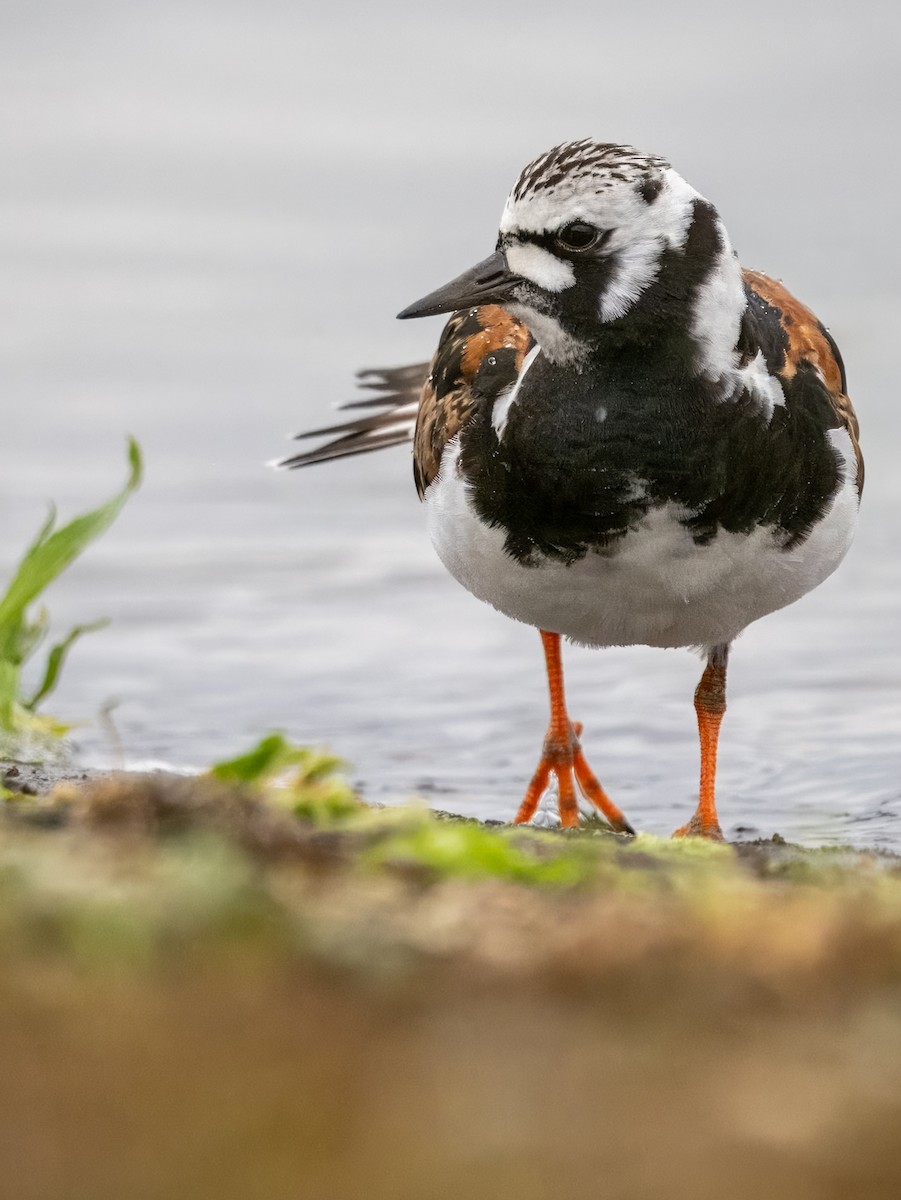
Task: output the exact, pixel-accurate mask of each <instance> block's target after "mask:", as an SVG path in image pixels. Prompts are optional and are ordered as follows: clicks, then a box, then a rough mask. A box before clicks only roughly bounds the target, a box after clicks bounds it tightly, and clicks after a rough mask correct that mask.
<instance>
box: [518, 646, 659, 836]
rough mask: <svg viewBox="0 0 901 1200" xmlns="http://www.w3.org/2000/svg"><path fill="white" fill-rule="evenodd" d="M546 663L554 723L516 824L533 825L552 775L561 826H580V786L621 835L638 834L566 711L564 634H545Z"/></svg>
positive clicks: (545, 739)
mask: <svg viewBox="0 0 901 1200" xmlns="http://www.w3.org/2000/svg"><path fill="white" fill-rule="evenodd" d="M541 641H542V644H543V646H544V659H545V663H546V665H547V682H548V689H549V691H550V694H551V720H550V723H549V725H548V727H547V733H546V734H545V738H544V748H543V750H542V753H541V761H540V762H539V764H538V769H537V770H536V772H535V774H534V775H533V776H532V782H531V783H530V784H529V786H528V788H527V789H526V795H525V799H524V800H523V802H522V804H521V805H520V806H519V812H518V813H517V814H516V816H515V818H514V820H515V822H516V824H521V823H522V822H523V821H531V819H532V817H533V816H534V815H535V809H536V808H537V807H538V802H539V800H540V799H541V797H542V795H543V793H544V789H545V788H546V787H547V783H548V780H549V779H550V777H551V773H552V772H553V774H554V775H556V777H557V785H558V788H559V798H558V805H559V809H560V822H561V824H562V825H565V826H569V827H572V826H575V825H578V824H579V804H578V800H577V797H576V785H577V784H578V787H579V790H580V791H581V793H582V795H583V796H584V797H585V798H586V799H587V800H590V801H591V803H592V804H593V805H594V806H595V807H596V808H599V809H600V811H601V812H602V813H603V814H604V816H605V817H606V818H607V820H608V821H609V822H610V824H611V825H612V826H613V828H614V829H615V830H616V831H617V832H618V833H634V832H635V830H634V829H633V828H632V826H631V825H630V824H629V822H628V821H627V820H626V818H625V817H624V816H623V814H622V813H621V812H620V811H619V809H618V808H617V807H616V805H615V804H614V803H613V802H612V801H611V800H610V799H609V798H608V796H607V793H606V792H605V791H604V789H603V788H602V787H601V785H600V784H599V783H598V781H597V779H595V777H594V775H593V773H592V771H591V768H590V767H589V765H588V763H587V762H586V761H585V756H584V755H583V754H582V748H581V745H580V743H579V734H580V733H581V732H582V726H581V725H579V724H578V723H576V724H574V723H573V722H572V721H570V719H569V714H568V713H567V711H566V698H565V696H564V694H563V662H562V660H561V657H560V634H559V633H546V632H545V630H543V629H542V630H541Z"/></svg>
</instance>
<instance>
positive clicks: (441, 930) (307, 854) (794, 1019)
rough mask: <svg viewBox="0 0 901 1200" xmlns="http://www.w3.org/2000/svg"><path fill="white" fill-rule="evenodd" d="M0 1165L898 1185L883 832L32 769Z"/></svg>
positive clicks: (6, 1042) (366, 1180) (222, 1179)
mask: <svg viewBox="0 0 901 1200" xmlns="http://www.w3.org/2000/svg"><path fill="white" fill-rule="evenodd" d="M10 784H17V785H19V786H20V787H22V788H24V789H25V790H24V791H20V792H18V793H17V794H15V795H14V796H13V798H12V799H8V800H7V801H6V802H5V803H4V805H3V820H2V827H0V964H2V965H0V1012H2V1020H0V1061H2V1062H3V1064H4V1079H5V1081H6V1086H5V1087H4V1088H3V1089H0V1194H6V1195H15V1196H16V1197H17V1200H31V1198H32V1197H34V1200H47V1198H48V1197H52V1198H54V1200H55V1198H57V1197H60V1198H64V1200H69V1198H70V1197H71V1198H72V1200H76V1198H78V1200H81V1198H83V1197H88V1196H90V1197H91V1198H92V1200H106V1198H107V1197H109V1198H110V1200H113V1198H115V1200H120V1198H121V1197H122V1196H129V1197H132V1196H134V1197H141V1198H143V1197H154V1198H155V1197H160V1198H161V1200H162V1198H163V1197H167V1198H168V1197H172V1196H175V1195H184V1194H191V1195H193V1196H198V1197H205V1196H217V1197H220V1198H224V1200H231V1198H232V1197H234V1198H235V1200H238V1198H239V1197H241V1198H244V1197H246V1196H248V1195H260V1196H265V1197H267V1200H281V1197H285V1198H286V1200H287V1198H288V1197H291V1200H297V1198H298V1197H301V1198H305V1197H311V1200H312V1198H313V1197H316V1198H317V1200H318V1198H319V1197H329V1198H330V1200H331V1198H335V1197H337V1198H343V1197H348V1198H351V1197H354V1198H356V1197H359V1196H363V1195H365V1196H367V1197H373V1198H375V1200H382V1198H384V1200H407V1198H408V1197H409V1200H422V1198H423V1197H425V1198H430V1197H436V1198H438V1197H445V1196H447V1197H463V1196H465V1197H467V1198H469V1197H473V1198H475V1200H481V1197H486V1198H487V1197H489V1196H490V1197H492V1198H494V1200H497V1198H500V1200H504V1198H505V1197H511V1198H512V1197H514V1196H515V1197H516V1198H517V1200H533V1198H534V1200H541V1198H544V1197H548V1198H550V1197H555V1198H556V1197H559V1196H575V1195H604V1196H610V1197H635V1198H636V1200H639V1198H642V1200H643V1198H647V1197H657V1196H660V1197H664V1196H665V1197H667V1198H670V1197H676V1198H678V1197H682V1196H684V1197H686V1198H688V1197H691V1198H692V1200H696V1198H698V1197H700V1198H705V1197H710V1198H711V1200H713V1198H714V1197H716V1198H717V1200H720V1198H721V1197H723V1196H728V1197H730V1200H744V1198H745V1197H748V1198H749V1200H750V1198H751V1197H754V1198H755V1200H757V1198H758V1197H759V1196H760V1195H766V1196H767V1197H769V1198H773V1200H782V1198H783V1197H784V1198H785V1200H789V1198H791V1200H805V1198H807V1197H810V1198H813V1197H823V1196H829V1197H831V1196H835V1197H839V1196H842V1197H844V1196H847V1195H866V1196H867V1197H880V1196H886V1197H888V1196H894V1195H897V1194H899V1191H901V1155H899V1153H898V1150H897V1128H898V1122H899V1118H901V860H899V859H898V858H896V857H894V856H891V855H885V854H880V853H867V852H859V851H847V850H831V849H830V850H824V851H809V850H801V849H799V848H797V847H792V846H789V845H786V844H785V843H783V842H781V841H780V840H776V841H771V842H766V843H762V842H757V843H746V844H743V845H739V846H737V847H733V848H722V847H708V846H697V845H695V846H686V845H685V844H682V843H680V844H673V843H666V842H660V841H658V840H657V839H653V838H645V837H639V838H638V839H635V840H630V839H623V838H618V837H615V836H611V835H608V834H604V833H602V832H600V831H598V830H587V831H585V832H578V833H575V834H572V833H568V832H567V833H557V834H554V833H549V832H540V831H529V830H510V829H505V828H486V827H485V826H481V825H479V824H478V823H477V822H470V821H456V820H441V819H438V818H436V817H434V816H432V815H429V814H428V813H427V812H425V811H424V810H421V809H410V810H397V811H389V810H384V812H382V813H378V812H375V813H372V812H367V811H365V810H363V811H360V812H358V813H353V814H351V815H350V816H348V817H342V818H340V819H329V820H328V821H322V822H317V821H316V820H309V819H304V820H302V819H299V818H298V817H297V816H296V815H295V814H294V812H293V811H291V810H290V809H287V808H286V807H285V806H284V805H283V804H282V803H281V801H280V800H279V799H278V798H273V796H272V795H270V794H259V793H254V792H253V791H251V790H248V789H241V788H234V787H230V786H227V785H224V784H222V783H221V782H220V781H217V780H212V779H210V778H209V777H192V778H185V777H181V776H172V775H165V774H156V775H127V774H126V775H122V774H115V773H110V774H104V775H101V776H93V775H92V776H85V775H83V774H80V773H78V774H76V776H75V777H72V776H67V775H66V774H65V772H62V773H60V772H58V771H56V770H46V769H43V768H20V769H19V774H18V775H17V776H13V777H11V778H10V777H7V781H6V786H7V787H9V786H10Z"/></svg>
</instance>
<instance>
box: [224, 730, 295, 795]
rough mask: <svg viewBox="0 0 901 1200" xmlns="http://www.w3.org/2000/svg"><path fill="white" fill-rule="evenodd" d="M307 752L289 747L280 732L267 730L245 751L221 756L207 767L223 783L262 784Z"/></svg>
mask: <svg viewBox="0 0 901 1200" xmlns="http://www.w3.org/2000/svg"><path fill="white" fill-rule="evenodd" d="M307 753H308V751H307V750H306V749H305V748H304V747H302V746H292V745H291V743H290V742H289V741H288V740H287V739H286V738H285V737H284V735H283V734H281V733H270V734H267V736H266V737H264V738H262V740H261V741H259V742H257V744H256V745H255V746H254V747H253V749H252V750H248V752H247V753H246V754H239V755H238V756H237V757H236V758H227V759H223V761H222V762H217V763H215V764H214V765H213V766H212V767H211V768H210V774H211V775H213V776H214V777H215V778H216V779H221V780H222V782H223V783H251V784H264V783H266V782H267V781H268V780H269V779H271V778H272V777H273V776H274V775H278V774H280V773H281V772H282V771H285V770H286V769H287V768H288V767H291V766H296V765H297V764H298V763H299V762H301V761H302V759H303V758H304V756H305V755H306V754H307Z"/></svg>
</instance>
